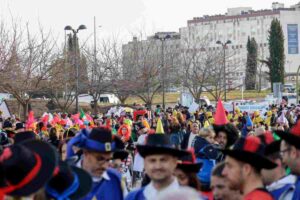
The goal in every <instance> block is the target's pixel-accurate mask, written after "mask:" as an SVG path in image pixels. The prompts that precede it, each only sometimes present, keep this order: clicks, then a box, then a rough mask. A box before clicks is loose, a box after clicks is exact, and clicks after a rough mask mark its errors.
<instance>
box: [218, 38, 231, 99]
mask: <svg viewBox="0 0 300 200" xmlns="http://www.w3.org/2000/svg"><path fill="white" fill-rule="evenodd" d="M216 44H219V45H221V46H222V48H223V63H224V66H223V70H224V100H225V101H227V97H226V47H227V45H228V44H231V41H230V40H227V42H225V43H224V42H221V41H220V40H218V41H217V42H216Z"/></svg>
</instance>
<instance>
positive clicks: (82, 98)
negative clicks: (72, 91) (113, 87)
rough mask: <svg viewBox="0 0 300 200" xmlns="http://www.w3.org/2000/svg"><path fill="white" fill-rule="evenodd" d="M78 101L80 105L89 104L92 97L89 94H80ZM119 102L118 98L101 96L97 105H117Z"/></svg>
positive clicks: (110, 95) (106, 95)
mask: <svg viewBox="0 0 300 200" xmlns="http://www.w3.org/2000/svg"><path fill="white" fill-rule="evenodd" d="M78 101H79V102H80V103H91V102H92V101H94V99H93V97H92V96H91V95H89V94H80V95H79V96H78ZM119 102H120V101H119V99H118V97H117V96H116V95H114V94H101V95H100V99H99V103H110V104H118V103H119Z"/></svg>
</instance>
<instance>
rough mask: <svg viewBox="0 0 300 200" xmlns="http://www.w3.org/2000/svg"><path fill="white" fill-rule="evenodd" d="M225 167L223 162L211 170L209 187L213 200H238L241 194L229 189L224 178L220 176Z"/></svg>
mask: <svg viewBox="0 0 300 200" xmlns="http://www.w3.org/2000/svg"><path fill="white" fill-rule="evenodd" d="M224 167H225V163H224V162H220V163H218V164H217V165H216V166H215V167H214V169H213V170H212V176H211V182H210V187H211V190H212V193H213V199H214V200H240V199H242V198H241V194H240V192H239V191H238V190H231V189H230V188H229V185H228V182H227V180H226V178H225V177H224V176H223V175H222V172H223V169H224Z"/></svg>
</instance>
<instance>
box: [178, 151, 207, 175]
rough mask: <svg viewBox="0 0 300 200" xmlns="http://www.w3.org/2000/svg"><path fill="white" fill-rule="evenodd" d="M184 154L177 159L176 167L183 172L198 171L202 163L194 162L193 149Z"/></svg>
mask: <svg viewBox="0 0 300 200" xmlns="http://www.w3.org/2000/svg"><path fill="white" fill-rule="evenodd" d="M187 153H188V154H187V155H186V156H182V157H180V158H179V159H178V161H177V162H178V164H177V168H178V169H181V170H182V171H184V172H193V173H198V172H199V171H200V168H201V167H202V163H196V156H195V154H194V150H191V151H187Z"/></svg>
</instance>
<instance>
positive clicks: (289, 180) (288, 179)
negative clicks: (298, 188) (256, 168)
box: [258, 132, 297, 200]
mask: <svg viewBox="0 0 300 200" xmlns="http://www.w3.org/2000/svg"><path fill="white" fill-rule="evenodd" d="M258 137H259V139H260V140H261V142H262V143H263V144H265V145H266V147H265V152H264V155H265V156H266V157H267V158H268V159H269V160H270V161H272V162H274V163H276V164H277V167H276V168H274V169H269V170H267V169H262V171H261V175H262V180H263V183H264V184H265V185H266V188H267V190H268V191H269V192H270V193H271V194H272V195H273V197H274V199H275V200H280V199H285V200H291V199H292V198H293V195H294V190H295V187H294V183H295V182H296V180H297V177H296V176H294V175H292V174H289V175H286V166H285V165H284V164H283V162H282V156H281V155H282V154H284V153H285V152H280V143H281V141H279V140H278V141H275V140H274V137H273V134H272V133H271V132H265V133H263V134H261V135H259V136H258Z"/></svg>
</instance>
